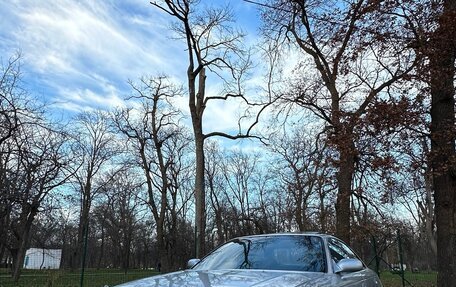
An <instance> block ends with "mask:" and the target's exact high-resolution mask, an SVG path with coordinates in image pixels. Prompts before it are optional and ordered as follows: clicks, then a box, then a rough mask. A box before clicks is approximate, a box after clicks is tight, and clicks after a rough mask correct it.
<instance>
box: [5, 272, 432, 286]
mask: <svg viewBox="0 0 456 287" xmlns="http://www.w3.org/2000/svg"><path fill="white" fill-rule="evenodd" d="M157 274H158V272H156V271H154V270H128V272H127V273H126V274H125V272H124V271H122V270H118V269H102V270H94V269H89V270H86V272H85V274H84V286H86V287H92V286H93V287H97V286H105V285H108V286H113V285H116V284H120V283H123V282H128V281H132V280H135V279H139V278H144V277H148V276H152V275H157ZM80 276H81V274H80V272H79V271H74V272H70V271H65V270H46V271H43V270H41V271H38V270H24V271H23V272H22V276H21V278H20V280H19V284H18V285H14V283H13V282H12V280H11V277H10V275H9V274H7V271H6V270H5V269H0V287H13V286H14V287H16V286H21V287H35V286H36V287H41V286H46V287H67V286H68V287H79V282H80ZM405 278H406V279H407V280H408V281H409V282H410V283H412V286H414V287H435V286H437V273H436V272H420V273H411V272H406V273H405ZM380 279H381V281H382V283H383V285H384V287H402V280H401V277H400V276H399V275H397V274H392V273H391V272H389V271H384V272H382V273H381V274H380ZM405 286H410V285H408V284H407V283H406V285H405Z"/></svg>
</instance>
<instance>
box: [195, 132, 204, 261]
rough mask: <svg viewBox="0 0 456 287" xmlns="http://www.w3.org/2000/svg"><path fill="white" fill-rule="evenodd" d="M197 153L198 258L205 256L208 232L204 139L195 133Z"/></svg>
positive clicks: (196, 219)
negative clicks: (206, 231)
mask: <svg viewBox="0 0 456 287" xmlns="http://www.w3.org/2000/svg"><path fill="white" fill-rule="evenodd" d="M195 151H196V154H195V155H196V178H195V201H196V205H195V207H196V214H195V227H196V234H195V235H196V238H195V239H196V242H195V243H196V248H195V252H196V254H195V255H196V258H201V257H202V256H204V254H205V230H206V212H205V210H206V199H205V188H204V139H203V135H202V133H201V132H200V134H199V135H198V133H196V132H195Z"/></svg>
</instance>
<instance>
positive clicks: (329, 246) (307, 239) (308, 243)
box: [119, 233, 382, 287]
mask: <svg viewBox="0 0 456 287" xmlns="http://www.w3.org/2000/svg"><path fill="white" fill-rule="evenodd" d="M188 265H189V266H188V268H189V269H187V270H183V271H178V272H173V273H168V274H165V275H160V276H153V277H149V278H144V279H140V280H136V281H133V282H130V283H125V284H122V285H119V287H120V286H122V287H140V286H150V287H152V286H155V287H161V286H167V287H175V286H206V287H208V286H212V287H217V286H219V287H221V286H224V287H227V286H246V287H247V286H255V287H266V286H284V287H285V286H301V287H339V286H347V287H348V286H350V287H381V286H382V284H381V282H380V280H379V278H378V276H377V274H376V273H375V272H373V271H372V270H370V269H369V268H367V267H366V266H365V264H364V263H363V262H362V261H361V260H360V259H359V258H358V257H357V256H356V254H355V253H354V252H353V251H352V250H351V249H350V248H349V247H348V246H347V245H346V244H345V243H343V242H342V241H341V240H339V239H337V238H335V237H333V236H330V235H325V234H317V233H296V234H295V233H281V234H265V235H253V236H244V237H239V238H235V239H232V240H230V241H229V242H227V243H225V244H223V245H221V246H220V247H218V248H217V249H215V250H214V251H212V252H211V253H210V254H209V255H207V256H206V257H204V258H203V259H202V260H199V259H191V260H190V261H189V263H188Z"/></svg>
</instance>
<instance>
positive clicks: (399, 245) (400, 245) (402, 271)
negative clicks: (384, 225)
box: [397, 229, 405, 287]
mask: <svg viewBox="0 0 456 287" xmlns="http://www.w3.org/2000/svg"><path fill="white" fill-rule="evenodd" d="M397 244H398V247H399V261H400V262H399V263H400V265H401V278H402V287H405V278H404V276H405V275H404V259H403V257H402V240H401V232H400V231H399V229H398V230H397Z"/></svg>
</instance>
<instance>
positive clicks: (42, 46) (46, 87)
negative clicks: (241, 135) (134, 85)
mask: <svg viewBox="0 0 456 287" xmlns="http://www.w3.org/2000/svg"><path fill="white" fill-rule="evenodd" d="M221 3H222V1H216V0H213V1H209V0H206V1H204V0H203V1H202V4H206V5H219V4H221ZM227 3H229V5H230V6H231V7H232V9H233V11H234V13H235V14H236V16H237V19H238V22H237V24H238V25H239V26H240V27H241V28H242V29H243V30H244V31H246V32H247V33H248V39H249V41H252V42H253V41H254V40H255V39H256V37H257V33H258V31H257V28H258V25H259V17H258V13H257V11H256V10H255V7H253V5H252V4H248V3H245V2H243V1H242V0H231V1H229V0H227ZM0 11H1V12H0V13H1V17H0V53H1V54H0V55H1V60H2V63H3V64H4V63H5V62H6V61H7V59H8V58H9V57H10V56H11V55H13V54H14V53H15V52H17V51H20V52H21V54H22V74H23V82H24V85H25V86H26V88H27V89H28V90H29V91H30V93H32V94H33V95H34V96H36V97H40V98H41V99H42V100H43V101H45V102H47V103H49V104H50V105H52V107H53V109H54V111H55V112H61V113H64V114H65V113H68V112H70V113H74V112H78V111H82V110H87V109H93V108H103V109H109V108H112V107H115V106H119V105H122V99H123V98H124V97H125V96H127V95H128V94H129V93H130V89H129V86H128V84H127V81H128V80H129V79H131V80H136V79H138V78H139V77H141V76H144V75H158V74H167V75H169V76H171V77H173V78H176V79H180V80H182V81H185V78H184V77H185V71H186V64H187V62H186V58H185V56H186V54H185V50H184V48H185V46H184V43H183V42H180V41H176V40H173V39H170V36H171V32H170V30H169V25H170V21H171V20H172V19H171V18H170V17H169V16H168V15H166V14H164V13H162V12H160V11H159V10H158V9H154V8H153V7H152V5H150V4H149V1H147V0H103V1H101V0H99V1H95V0H79V1H75V0H56V1H50V0H47V1H46V0H39V1H36V0H35V1H32V0H0ZM183 83H185V82H183ZM214 108H215V109H218V110H219V112H220V111H223V110H224V109H223V108H220V107H219V108H217V107H214ZM225 112H226V113H227V114H226V120H227V121H229V118H230V113H231V112H233V111H230V110H226V111H225ZM208 113H209V114H210V113H211V112H208ZM212 113H214V114H216V113H217V111H212ZM217 116H218V117H219V118H220V114H218V115H217ZM233 124H236V122H234V123H233Z"/></svg>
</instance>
